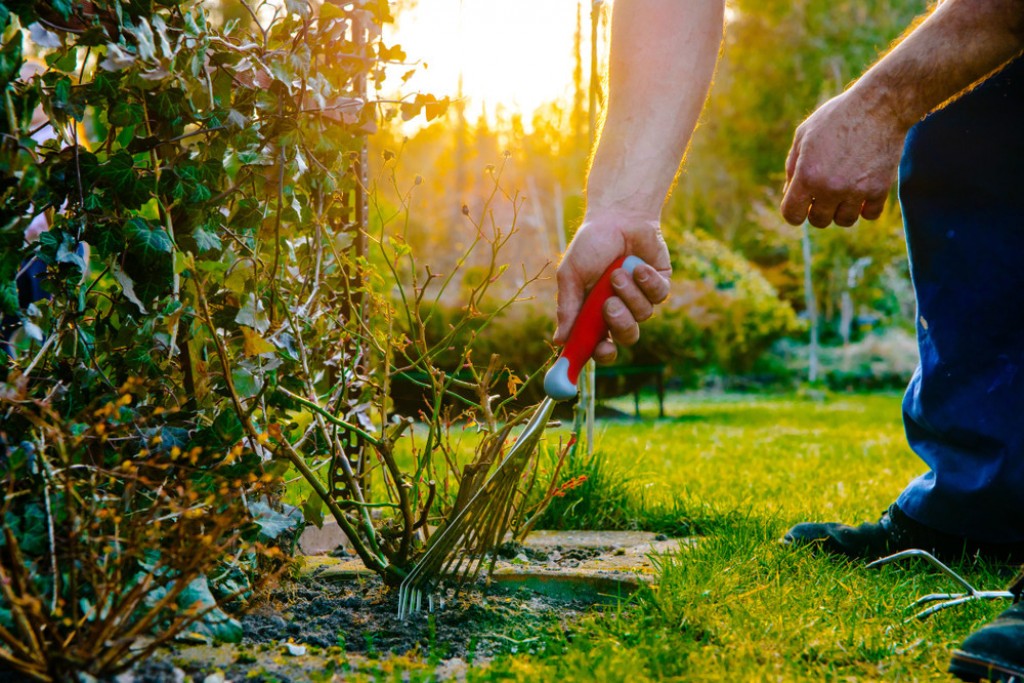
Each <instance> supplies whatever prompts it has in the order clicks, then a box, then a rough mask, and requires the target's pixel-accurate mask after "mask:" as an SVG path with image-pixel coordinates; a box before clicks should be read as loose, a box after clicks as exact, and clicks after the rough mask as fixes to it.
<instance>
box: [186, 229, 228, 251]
mask: <svg viewBox="0 0 1024 683" xmlns="http://www.w3.org/2000/svg"><path fill="white" fill-rule="evenodd" d="M192 238H193V239H195V241H196V246H197V247H199V251H200V252H204V251H219V250H220V249H223V248H224V244H223V243H222V242H221V241H220V236H219V235H217V233H215V232H210V231H209V230H207V229H206V228H196V230H195V232H193V233H192Z"/></svg>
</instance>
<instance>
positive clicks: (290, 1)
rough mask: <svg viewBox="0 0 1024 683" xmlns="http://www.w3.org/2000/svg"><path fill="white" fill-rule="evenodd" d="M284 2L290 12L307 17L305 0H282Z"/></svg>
mask: <svg viewBox="0 0 1024 683" xmlns="http://www.w3.org/2000/svg"><path fill="white" fill-rule="evenodd" d="M284 4H285V7H287V8H288V11H289V12H291V13H292V14H298V15H299V16H300V17H302V18H303V19H306V18H308V17H309V3H307V2H306V0H284Z"/></svg>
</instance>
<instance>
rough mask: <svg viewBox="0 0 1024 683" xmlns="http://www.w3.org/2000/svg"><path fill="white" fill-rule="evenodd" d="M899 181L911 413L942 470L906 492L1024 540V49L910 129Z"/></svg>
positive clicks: (997, 535)
mask: <svg viewBox="0 0 1024 683" xmlns="http://www.w3.org/2000/svg"><path fill="white" fill-rule="evenodd" d="M899 195H900V203H901V205H902V207H903V217H904V225H905V228H906V233H907V245H908V249H909V252H910V268H911V276H912V278H913V282H914V291H915V293H916V295H917V314H918V318H917V336H918V346H919V348H920V353H921V364H920V366H919V367H918V369H917V372H916V373H915V374H914V377H913V379H912V380H911V382H910V386H909V387H908V389H907V393H906V396H905V398H904V401H903V414H904V423H905V426H906V432H907V438H908V440H909V443H910V446H911V448H913V450H914V452H915V453H917V454H918V455H919V456H920V457H921V459H923V460H924V461H925V463H927V464H928V466H929V468H930V469H931V471H930V472H928V473H927V474H925V475H923V476H921V477H918V478H917V479H915V480H914V481H912V482H911V483H910V485H909V486H908V487H907V488H906V490H904V492H903V493H902V494H901V495H900V497H899V500H898V501H897V503H898V505H899V507H900V509H902V510H903V512H905V513H906V514H907V515H908V516H910V517H911V518H912V519H915V520H917V521H919V522H921V523H922V524H926V525H928V526H930V527H932V528H935V529H938V530H940V531H944V532H947V533H951V534H957V535H960V536H964V537H970V538H972V539H975V540H977V541H985V542H996V543H999V542H1007V543H1009V542H1019V541H1024V58H1018V59H1016V60H1015V61H1014V62H1013V63H1011V64H1010V65H1008V66H1007V67H1006V68H1005V69H1003V70H1002V71H1001V72H1000V73H998V74H996V75H995V76H993V77H992V78H990V79H988V80H987V81H985V82H984V83H982V84H981V85H980V86H978V87H977V88H975V89H974V90H973V91H971V92H969V93H968V94H966V95H964V96H963V97H961V98H960V99H958V100H956V101H955V102H953V103H951V104H950V105H948V106H947V107H945V108H944V109H941V110H939V111H938V112H935V113H933V114H931V115H930V116H928V117H927V118H925V119H924V120H923V121H921V122H920V123H918V124H917V125H916V126H914V127H913V128H912V129H911V131H910V133H909V135H908V136H907V140H906V146H905V148H904V151H903V159H902V161H901V163H900V183H899Z"/></svg>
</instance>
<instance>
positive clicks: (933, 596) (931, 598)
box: [910, 593, 970, 607]
mask: <svg viewBox="0 0 1024 683" xmlns="http://www.w3.org/2000/svg"><path fill="white" fill-rule="evenodd" d="M965 595H970V593H929V594H928V595H923V596H921V597H920V598H918V599H917V600H915V601H914V602H913V603H912V604H911V605H910V606H911V607H919V606H921V605H927V604H928V603H930V602H936V601H938V600H956V599H957V598H962V597H964V596H965Z"/></svg>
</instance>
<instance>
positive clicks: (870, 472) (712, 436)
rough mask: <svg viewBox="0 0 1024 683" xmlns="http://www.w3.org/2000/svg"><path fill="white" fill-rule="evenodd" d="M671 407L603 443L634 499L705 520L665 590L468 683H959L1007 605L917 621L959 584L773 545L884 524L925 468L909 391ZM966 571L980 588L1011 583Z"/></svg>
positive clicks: (1006, 575)
mask: <svg viewBox="0 0 1024 683" xmlns="http://www.w3.org/2000/svg"><path fill="white" fill-rule="evenodd" d="M620 407H621V408H623V409H624V410H627V411H631V408H632V404H631V401H624V402H623V403H622V405H621V406H620ZM645 412H646V414H648V415H651V414H654V413H655V412H656V411H654V410H653V409H652V407H651V406H649V405H648V406H645ZM667 412H668V415H669V417H668V418H666V419H664V420H660V421H654V420H641V421H633V420H621V421H617V420H608V421H602V422H600V423H599V425H598V434H599V435H600V437H599V440H598V442H597V444H598V448H599V450H601V451H602V452H604V453H606V454H607V456H608V460H607V465H608V467H609V468H610V470H611V471H613V472H618V473H620V474H621V475H622V478H623V479H627V480H628V482H629V483H628V486H629V490H630V495H632V496H633V497H635V498H636V499H637V500H639V499H640V497H642V499H643V500H644V501H645V504H646V505H648V506H650V507H652V508H659V507H660V509H661V513H659V514H664V511H665V510H666V509H670V508H671V509H674V510H676V511H677V512H676V513H675V514H679V515H682V516H686V517H689V518H690V519H691V520H693V521H695V522H696V525H695V528H698V529H701V530H702V531H703V532H704V535H703V536H702V537H701V539H700V540H699V542H698V543H697V544H696V546H695V547H691V548H687V549H682V550H680V551H678V552H676V553H673V554H670V555H668V556H665V557H663V558H662V559H661V562H662V563H663V567H664V569H663V574H662V576H661V580H660V583H659V585H658V586H657V587H656V588H655V589H653V590H650V591H645V592H643V593H642V594H641V595H639V596H637V597H636V598H634V599H633V600H632V601H631V602H630V603H628V604H624V605H621V606H620V607H618V608H616V609H613V610H609V611H606V612H605V613H603V614H597V615H594V616H592V617H590V618H588V619H587V620H586V621H585V622H584V623H583V624H579V625H577V626H575V627H573V628H571V629H570V630H569V631H568V633H567V634H566V635H563V634H562V631H561V630H559V629H555V630H554V631H553V635H549V636H548V637H547V638H546V640H545V641H544V643H543V647H541V648H539V649H540V650H543V651H542V652H537V653H535V654H523V653H518V654H514V655H508V656H506V657H503V658H500V659H498V660H496V661H495V662H492V664H491V666H490V667H489V668H487V669H482V670H476V669H474V670H473V671H472V672H471V674H470V679H471V680H522V681H533V680H559V681H561V680H597V681H616V680H621V681H642V680H664V679H676V680H723V681H747V680H780V681H790V680H842V681H852V680H886V681H897V680H900V681H903V680H949V677H948V676H947V675H946V674H945V673H944V671H945V667H946V663H947V660H948V655H949V652H950V650H951V649H952V648H953V647H955V646H956V645H957V644H958V643H959V642H960V641H961V640H962V639H963V637H965V636H966V635H967V634H968V633H969V632H970V631H971V630H972V629H973V628H975V627H977V626H979V625H981V624H982V623H984V622H985V621H986V620H988V619H990V618H991V617H993V616H994V615H995V614H997V613H998V612H999V611H1001V610H1002V609H1003V608H1005V605H1004V604H1003V603H999V602H995V603H989V604H983V605H969V606H965V607H960V608H954V609H953V610H950V611H947V612H944V613H940V614H938V615H936V616H933V617H932V618H931V619H929V620H927V621H924V622H917V621H914V622H912V623H909V624H904V623H903V621H904V619H905V618H906V617H908V616H910V615H911V614H912V612H911V611H908V606H909V605H910V603H911V602H913V600H914V599H916V598H917V597H919V596H921V595H924V594H926V593H931V592H936V591H947V590H953V589H955V588H956V587H955V586H954V585H951V584H950V582H949V581H948V580H947V579H945V578H944V577H942V576H940V575H939V574H937V573H935V572H934V571H932V570H931V569H929V568H928V567H926V566H925V565H923V564H921V563H917V562H912V563H910V564H907V565H903V566H900V567H886V568H883V569H881V570H866V569H864V568H863V567H862V566H860V565H859V564H857V563H844V562H839V561H836V560H833V559H829V558H825V557H818V556H813V555H811V554H809V553H808V552H806V551H794V550H789V549H786V548H784V547H782V546H780V544H779V543H778V539H779V537H780V536H781V535H782V534H783V533H784V532H785V530H786V529H787V528H788V527H789V526H790V525H791V524H793V523H796V522H799V521H806V520H812V519H814V520H823V521H825V520H843V521H852V522H859V521H863V520H867V519H870V520H875V519H877V517H878V515H879V514H880V513H881V511H883V510H884V509H885V508H886V507H887V506H888V505H889V503H891V502H892V500H893V499H894V498H895V497H896V495H897V494H898V493H899V491H900V490H901V488H902V487H903V485H904V484H905V483H906V482H907V481H908V480H909V479H910V478H911V477H913V476H915V475H917V474H919V473H921V471H922V464H921V463H920V462H919V461H918V460H917V459H916V458H915V457H914V455H913V454H912V453H911V452H910V451H909V450H908V448H907V447H906V444H905V443H904V440H903V430H902V425H901V422H900V397H899V396H897V395H895V394H891V395H871V396H829V397H825V398H824V399H819V400H811V399H802V398H798V397H787V398H769V397H745V396H744V397H735V396H725V397H693V396H674V397H672V398H671V399H670V401H669V403H668V406H667ZM958 568H959V569H960V570H962V571H963V572H964V573H965V574H966V576H967V577H968V578H969V579H970V580H972V581H975V583H976V585H978V586H979V587H981V588H1002V587H1003V586H1004V585H1005V584H1006V583H1007V582H1008V580H1009V579H1010V578H1012V571H1011V570H1008V569H1001V570H1000V569H998V568H993V567H985V566H979V565H966V566H963V565H958Z"/></svg>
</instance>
